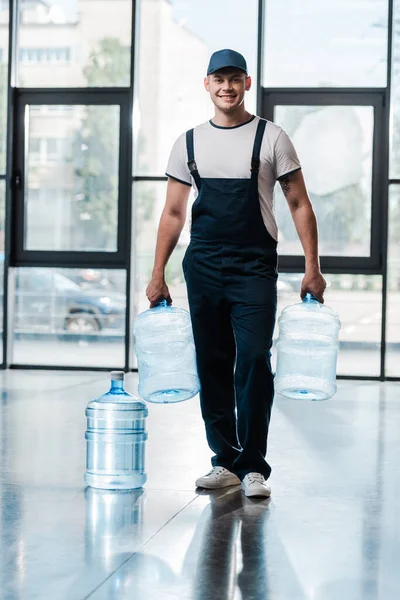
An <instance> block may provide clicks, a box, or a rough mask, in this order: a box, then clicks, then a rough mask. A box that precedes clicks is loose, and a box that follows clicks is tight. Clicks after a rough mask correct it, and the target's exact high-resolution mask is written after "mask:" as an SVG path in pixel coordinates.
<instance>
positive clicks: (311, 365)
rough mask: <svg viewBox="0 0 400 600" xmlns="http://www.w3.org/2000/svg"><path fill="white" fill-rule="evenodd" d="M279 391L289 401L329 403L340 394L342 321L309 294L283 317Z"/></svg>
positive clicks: (280, 331)
mask: <svg viewBox="0 0 400 600" xmlns="http://www.w3.org/2000/svg"><path fill="white" fill-rule="evenodd" d="M278 323H279V338H278V340H277V343H276V347H277V365H276V376H275V391H276V392H277V393H279V394H281V395H282V396H285V397H286V398H293V399H301V398H308V399H309V400H327V399H329V398H331V397H332V396H333V395H334V394H335V392H336V363H337V355H338V350H339V342H338V336H339V330H340V321H339V317H338V314H337V313H336V311H334V310H333V309H332V308H329V307H328V306H325V305H324V304H320V303H319V302H318V300H316V298H314V296H312V295H311V294H306V296H305V298H304V300H303V302H300V303H298V304H293V305H292V306H288V307H286V308H285V309H284V310H283V311H282V313H281V316H280V317H279V320H278Z"/></svg>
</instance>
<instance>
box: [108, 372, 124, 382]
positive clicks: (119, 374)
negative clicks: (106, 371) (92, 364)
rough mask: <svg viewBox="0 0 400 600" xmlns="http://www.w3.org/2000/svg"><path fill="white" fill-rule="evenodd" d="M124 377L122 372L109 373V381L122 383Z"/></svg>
mask: <svg viewBox="0 0 400 600" xmlns="http://www.w3.org/2000/svg"><path fill="white" fill-rule="evenodd" d="M124 376H125V373H124V371H111V381H123V380H124Z"/></svg>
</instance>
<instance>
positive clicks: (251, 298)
mask: <svg viewBox="0 0 400 600" xmlns="http://www.w3.org/2000/svg"><path fill="white" fill-rule="evenodd" d="M265 126H266V121H265V120H260V122H259V124H258V128H257V133H256V137H255V141H254V148H253V155H252V157H250V156H249V170H251V177H250V178H248V179H217V178H203V177H201V173H199V171H198V169H197V165H196V161H195V155H194V131H193V129H192V130H190V131H188V132H187V134H186V144H187V151H188V167H189V169H190V172H191V175H192V177H193V179H194V180H195V183H196V186H197V189H198V196H197V198H196V200H195V202H194V204H193V208H192V225H191V240H190V244H189V247H188V249H187V251H186V254H185V256H184V259H183V262H182V267H183V271H184V274H185V280H186V285H187V291H188V299H189V307H190V314H191V318H192V325H193V335H194V341H195V347H196V353H197V363H198V373H199V378H200V383H201V392H200V403H201V410H202V416H203V419H204V423H205V428H206V435H207V441H208V444H209V446H210V448H211V450H212V451H213V452H214V453H215V456H214V457H213V458H212V465H213V466H221V467H225V468H226V469H228V470H229V471H232V472H234V473H236V474H237V475H238V477H239V478H240V479H241V480H242V479H243V478H244V477H245V476H246V475H247V473H250V472H257V473H262V474H263V475H264V477H265V478H266V479H267V478H268V477H269V475H270V473H271V468H270V466H269V465H268V463H267V462H266V460H265V455H266V451H267V436H268V427H269V421H270V415H271V408H272V402H273V395H274V386H273V373H272V371H271V364H270V348H271V345H272V334H273V330H274V325H275V315H276V291H277V286H276V282H277V251H276V247H277V243H276V241H275V240H274V239H273V238H272V237H271V236H270V234H269V233H268V231H267V229H266V227H265V224H264V221H263V218H262V215H261V209H260V201H259V195H258V173H259V167H260V149H261V143H262V139H263V135H264V131H265Z"/></svg>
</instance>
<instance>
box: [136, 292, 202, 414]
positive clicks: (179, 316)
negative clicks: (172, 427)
mask: <svg viewBox="0 0 400 600" xmlns="http://www.w3.org/2000/svg"><path fill="white" fill-rule="evenodd" d="M133 332H134V340H135V351H136V356H137V361H138V372H139V395H140V396H141V397H142V398H143V399H144V400H147V401H149V402H158V403H170V402H182V401H183V400H188V399H189V398H192V397H193V396H195V395H196V394H197V393H198V392H199V389H200V384H199V378H198V375H197V366H196V352H195V348H194V341H193V331H192V323H191V320H190V315H189V313H188V311H187V310H184V309H183V308H176V307H173V306H169V305H168V302H167V301H166V300H163V301H162V302H159V303H158V305H157V306H155V307H154V308H151V309H149V310H146V311H144V312H142V313H141V314H140V315H138V316H137V317H136V319H135V323H134V331H133Z"/></svg>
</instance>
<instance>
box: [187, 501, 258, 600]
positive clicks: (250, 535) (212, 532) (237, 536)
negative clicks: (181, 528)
mask: <svg viewBox="0 0 400 600" xmlns="http://www.w3.org/2000/svg"><path fill="white" fill-rule="evenodd" d="M209 498H210V504H209V505H208V506H207V507H206V508H205V509H204V512H203V515H202V519H201V520H200V523H199V526H198V528H197V530H196V533H195V536H194V539H193V541H192V544H191V547H190V548H189V551H188V554H187V556H186V559H185V563H186V570H187V569H189V570H190V565H191V563H193V559H194V558H195V557H197V560H196V559H195V560H194V562H195V564H194V570H195V573H194V585H193V594H192V597H193V598H194V599H196V600H215V599H216V598H218V600H234V599H235V598H238V597H239V594H238V589H239V590H240V594H241V596H240V597H241V598H242V600H265V599H266V598H268V594H269V586H268V578H267V562H266V555H265V546H266V540H265V536H266V533H265V523H266V520H267V519H268V514H269V511H268V505H269V503H270V501H269V500H268V499H264V500H249V499H248V498H246V497H245V496H244V495H243V493H242V491H241V490H234V491H228V492H223V493H221V492H219V493H218V492H217V493H215V492H214V493H211V494H210V495H209ZM196 538H197V539H196ZM198 545H199V547H197V548H196V546H198Z"/></svg>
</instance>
